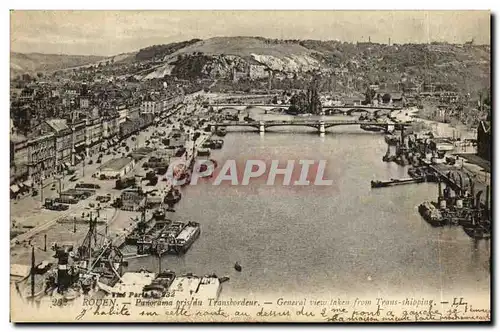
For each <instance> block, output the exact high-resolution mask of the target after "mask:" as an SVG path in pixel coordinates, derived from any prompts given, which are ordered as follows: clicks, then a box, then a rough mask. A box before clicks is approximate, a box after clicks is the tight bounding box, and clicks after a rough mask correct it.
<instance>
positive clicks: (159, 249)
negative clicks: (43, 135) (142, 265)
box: [150, 221, 187, 256]
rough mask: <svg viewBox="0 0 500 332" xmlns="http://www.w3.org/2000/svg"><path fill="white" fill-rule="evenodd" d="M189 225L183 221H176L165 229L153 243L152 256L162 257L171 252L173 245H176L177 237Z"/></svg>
mask: <svg viewBox="0 0 500 332" xmlns="http://www.w3.org/2000/svg"><path fill="white" fill-rule="evenodd" d="M186 226H187V223H185V222H183V221H174V222H172V223H171V224H169V225H167V227H164V228H163V229H162V230H161V231H160V232H159V234H158V236H155V237H154V239H153V240H152V243H151V250H150V252H151V254H154V255H158V256H161V255H163V254H165V253H169V252H171V250H170V249H172V248H173V246H172V245H171V244H175V242H176V238H177V236H178V235H179V234H180V233H181V232H182V231H183V230H184V228H185V227H186Z"/></svg>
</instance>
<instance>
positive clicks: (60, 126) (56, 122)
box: [47, 119, 69, 132]
mask: <svg viewBox="0 0 500 332" xmlns="http://www.w3.org/2000/svg"><path fill="white" fill-rule="evenodd" d="M47 124H48V125H49V126H50V127H51V128H52V129H54V131H56V132H59V131H63V130H66V129H69V127H68V124H67V123H66V120H65V119H50V120H47Z"/></svg>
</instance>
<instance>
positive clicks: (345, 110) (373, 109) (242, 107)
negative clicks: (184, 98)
mask: <svg viewBox="0 0 500 332" xmlns="http://www.w3.org/2000/svg"><path fill="white" fill-rule="evenodd" d="M210 106H211V107H212V108H213V109H214V110H215V111H223V110H237V111H246V110H249V109H251V108H261V109H263V110H264V111H266V112H267V111H271V110H288V108H289V107H290V106H291V105H289V104H281V105H280V104H211V105H210ZM322 108H323V112H324V113H325V114H343V115H352V114H353V113H374V114H375V115H376V114H377V113H379V112H382V111H387V112H390V111H397V110H401V109H402V108H401V107H394V106H391V105H389V106H385V105H381V106H371V105H342V106H322Z"/></svg>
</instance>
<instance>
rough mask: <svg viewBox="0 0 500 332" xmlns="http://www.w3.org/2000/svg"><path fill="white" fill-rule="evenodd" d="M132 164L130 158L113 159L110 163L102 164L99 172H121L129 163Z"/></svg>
mask: <svg viewBox="0 0 500 332" xmlns="http://www.w3.org/2000/svg"><path fill="white" fill-rule="evenodd" d="M131 162H132V159H130V158H116V159H111V160H110V161H108V162H106V163H104V164H102V165H101V166H99V168H98V169H99V170H100V171H102V170H104V169H112V170H116V171H118V170H120V169H122V168H123V167H125V166H126V165H128V164H129V163H131Z"/></svg>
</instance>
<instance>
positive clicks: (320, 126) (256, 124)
mask: <svg viewBox="0 0 500 332" xmlns="http://www.w3.org/2000/svg"><path fill="white" fill-rule="evenodd" d="M352 125H359V126H361V127H362V128H363V127H364V126H366V127H365V129H367V130H369V129H368V128H369V127H371V128H375V129H376V128H380V129H382V130H385V131H386V132H392V131H394V130H400V129H404V128H405V127H409V126H411V125H412V122H405V123H380V122H374V121H359V120H325V121H323V120H320V121H317V120H298V121H297V120H288V121H281V120H278V121H226V122H219V123H212V124H211V127H214V128H215V130H217V128H218V127H252V128H256V129H258V130H259V132H261V133H264V132H265V131H266V128H271V127H277V126H303V127H311V128H315V129H317V130H318V132H319V133H320V134H324V133H325V131H326V129H327V128H330V127H335V126H352Z"/></svg>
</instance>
